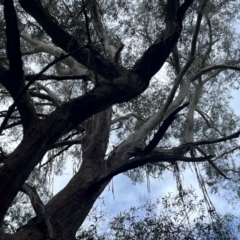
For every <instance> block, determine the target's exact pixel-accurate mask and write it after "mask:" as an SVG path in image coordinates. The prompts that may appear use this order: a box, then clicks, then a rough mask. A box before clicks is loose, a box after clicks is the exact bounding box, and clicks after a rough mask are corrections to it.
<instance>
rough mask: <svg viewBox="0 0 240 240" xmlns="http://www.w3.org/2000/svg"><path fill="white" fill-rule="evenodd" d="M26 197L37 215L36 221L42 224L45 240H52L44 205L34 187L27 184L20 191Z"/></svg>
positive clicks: (50, 226)
mask: <svg viewBox="0 0 240 240" xmlns="http://www.w3.org/2000/svg"><path fill="white" fill-rule="evenodd" d="M20 190H21V191H22V192H24V193H25V194H26V195H28V197H29V199H30V201H31V204H32V206H33V209H34V211H35V213H36V215H37V219H38V221H39V222H40V223H41V224H42V226H43V229H44V230H45V231H46V237H47V239H54V231H53V228H52V224H51V222H50V219H49V217H48V216H47V213H46V210H45V208H44V205H43V203H42V201H41V199H40V197H39V195H38V193H37V191H36V189H35V188H34V187H31V186H30V185H28V184H27V183H24V184H23V185H22V187H21V189H20Z"/></svg>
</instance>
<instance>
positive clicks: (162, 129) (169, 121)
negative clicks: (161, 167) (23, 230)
mask: <svg viewBox="0 0 240 240" xmlns="http://www.w3.org/2000/svg"><path fill="white" fill-rule="evenodd" d="M188 105H189V102H187V103H185V104H183V105H182V106H181V107H179V108H177V109H176V110H175V111H173V112H172V113H171V114H170V115H169V116H168V117H167V118H166V119H165V120H164V122H163V124H162V125H161V127H160V128H159V129H158V131H157V133H156V134H155V135H154V137H153V139H152V140H151V141H150V143H149V144H148V146H147V147H146V148H145V149H144V150H143V152H142V155H146V154H148V153H150V152H151V151H152V150H153V149H154V148H155V147H156V146H157V144H158V143H159V141H160V140H161V139H162V137H163V135H164V134H165V132H166V131H167V129H168V127H169V126H170V125H171V124H172V122H173V121H174V120H175V119H176V115H177V114H178V113H179V112H180V111H181V110H182V109H183V108H185V107H186V106H188Z"/></svg>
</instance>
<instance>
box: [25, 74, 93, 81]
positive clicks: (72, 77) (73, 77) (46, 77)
mask: <svg viewBox="0 0 240 240" xmlns="http://www.w3.org/2000/svg"><path fill="white" fill-rule="evenodd" d="M37 75H38V74H31V75H29V74H28V75H25V80H27V81H29V80H31V79H33V78H35V79H36V80H56V81H62V80H84V81H87V80H90V78H89V76H88V75H85V74H83V75H67V76H57V75H44V74H42V75H41V76H37Z"/></svg>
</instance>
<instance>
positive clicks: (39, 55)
mask: <svg viewBox="0 0 240 240" xmlns="http://www.w3.org/2000/svg"><path fill="white" fill-rule="evenodd" d="M1 3H2V6H1V8H2V9H1V12H3V13H4V14H2V15H1V22H0V24H1V46H0V47H1V50H0V51H1V52H0V53H1V58H0V59H1V62H0V74H1V78H0V80H1V100H2V111H1V118H2V124H1V127H0V132H1V134H2V135H1V136H2V146H1V159H0V161H1V168H0V182H1V184H0V199H1V205H0V222H1V225H2V233H1V234H2V236H1V238H2V239H46V238H47V239H75V235H76V232H77V230H78V229H79V227H80V226H81V225H82V223H83V222H84V220H85V218H86V216H87V215H88V213H89V211H90V210H91V208H92V206H93V204H94V202H95V201H96V199H97V198H98V197H99V195H100V194H101V193H102V191H103V190H104V188H105V187H106V186H107V184H108V183H109V182H110V181H111V179H112V178H113V177H114V176H116V175H117V174H119V173H123V172H126V174H127V175H128V176H129V177H130V178H131V179H132V180H133V181H134V182H136V181H143V179H144V175H146V174H147V176H150V175H153V176H155V177H159V176H161V175H162V173H163V172H164V171H172V172H173V174H174V176H175V178H176V181H177V188H178V194H179V198H180V199H181V201H182V206H183V207H184V209H185V210H184V212H185V214H186V216H188V214H187V212H188V211H187V208H188V207H189V205H187V206H186V203H187V202H186V203H185V201H186V194H185V193H186V191H185V190H184V186H183V183H182V177H181V176H182V175H181V173H182V174H184V170H185V169H186V168H189V167H192V168H193V169H194V171H195V172H196V175H197V178H198V181H199V186H200V188H201V189H202V191H203V194H204V201H205V203H206V208H207V210H208V212H209V213H211V214H212V215H214V214H216V213H215V209H214V206H213V205H212V204H211V201H210V199H209V197H208V194H207V189H206V183H207V184H209V186H211V187H212V189H213V190H216V189H217V188H219V187H224V188H225V189H227V190H230V191H232V192H234V194H236V195H239V192H240V191H239V186H238V180H239V166H238V165H237V162H236V161H235V160H234V156H236V154H237V150H239V144H238V139H237V138H238V137H239V133H240V131H239V117H238V116H237V115H236V114H235V113H234V112H233V110H232V109H231V108H230V106H229V97H230V94H231V90H232V89H234V88H238V85H239V83H238V82H237V77H238V74H239V70H240V67H239V66H238V65H239V43H238V37H237V33H236V31H235V29H234V24H235V21H236V19H237V17H238V11H237V9H238V7H239V6H238V3H237V2H235V1H230V0H229V1H225V0H224V1H220V0H218V1H217V0H216V1H208V0H199V1H192V0H185V1H177V0H176V1H170V0H168V1H144V0H143V1H138V2H137V3H134V2H128V1H96V0H89V1H84V0H82V1H77V0H73V1H55V0H48V1H39V0H19V1H16V2H15V6H14V5H13V1H12V0H8V1H1ZM164 63H166V64H165V66H166V68H165V69H166V71H165V72H166V77H163V74H159V73H158V72H159V70H160V69H161V68H162V66H163V64H164ZM150 80H151V82H150ZM4 104H5V106H4ZM6 109H7V110H6ZM110 133H111V134H110ZM110 136H112V138H111V139H110ZM109 139H110V140H111V141H110V143H109ZM112 141H114V146H113V144H112ZM44 156H45V158H44ZM69 158H72V160H73V168H74V176H73V177H72V179H71V180H70V182H69V183H68V184H67V185H66V187H64V188H63V189H62V190H61V191H60V192H59V193H57V194H56V195H55V196H52V195H51V191H50V184H51V179H49V176H51V174H53V172H57V173H58V174H61V172H62V171H63V169H64V166H65V164H66V161H67V159H69ZM190 163H191V164H190ZM200 168H201V171H200ZM229 178H230V179H229ZM226 182H227V184H226ZM20 192H23V193H24V195H23V194H22V193H20ZM18 193H19V194H18ZM17 194H18V195H17ZM26 196H28V197H29V199H30V202H31V204H32V206H33V209H34V211H35V214H36V217H33V218H31V216H32V215H31V212H29V213H28V212H26V211H23V209H24V207H23V206H28V204H29V203H28V202H27V201H26V200H25V199H26ZM184 199H185V200H184ZM175 200H176V199H175ZM20 210H21V211H20ZM213 213H214V214H213ZM16 216H18V218H16ZM29 218H31V219H30V220H29ZM219 219H220V218H218V220H219ZM27 220H29V221H28V222H27V223H26V221H27ZM157 221H162V222H164V221H166V219H165V218H162V217H159V218H158V219H157ZM146 222H148V219H147V220H146ZM11 223H12V224H11ZM114 224H115V225H116V222H113V223H112V226H113V228H112V229H115V228H114ZM141 224H142V223H141V222H139V226H141ZM162 224H165V223H162ZM166 224H167V223H166ZM10 225H11V227H9V226H10ZM20 225H23V226H20ZM162 226H163V225H162ZM166 226H167V225H166ZM202 226H203V225H201V226H200V228H199V229H201V227H202ZM177 227H181V225H178V226H177ZM16 228H18V231H15V229H16ZM120 229H121V228H120ZM115 230H116V229H115ZM124 231H125V230H124V229H123V228H122V231H121V233H124ZM128 231H129V230H128ZM131 231H132V230H131ZM174 231H175V230H174V228H173V229H170V230H169V232H170V233H171V232H172V233H173V232H174ZM184 231H185V232H187V231H188V230H187V229H184ZM184 231H183V232H184ZM188 232H190V231H188ZM195 233H196V232H194V233H193V234H195ZM114 234H115V235H114V236H116V237H117V236H119V235H118V230H116V231H115V233H114ZM209 234H212V232H209ZM229 234H230V232H229ZM166 236H168V235H166ZM193 237H194V235H193Z"/></svg>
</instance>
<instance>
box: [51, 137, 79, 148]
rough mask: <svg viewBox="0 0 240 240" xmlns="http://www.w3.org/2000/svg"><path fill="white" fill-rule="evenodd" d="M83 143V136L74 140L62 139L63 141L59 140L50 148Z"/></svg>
mask: <svg viewBox="0 0 240 240" xmlns="http://www.w3.org/2000/svg"><path fill="white" fill-rule="evenodd" d="M81 143H82V139H81V138H77V139H73V140H62V141H57V142H56V143H55V144H53V146H52V147H51V148H50V149H54V148H59V147H64V146H72V145H75V144H81ZM50 149H49V150H50Z"/></svg>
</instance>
